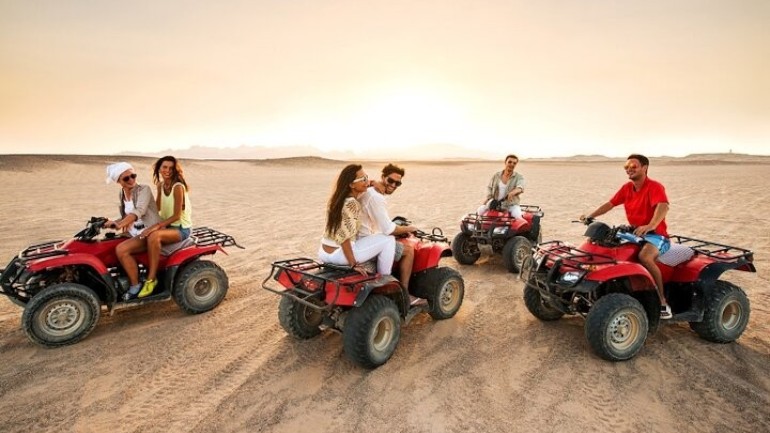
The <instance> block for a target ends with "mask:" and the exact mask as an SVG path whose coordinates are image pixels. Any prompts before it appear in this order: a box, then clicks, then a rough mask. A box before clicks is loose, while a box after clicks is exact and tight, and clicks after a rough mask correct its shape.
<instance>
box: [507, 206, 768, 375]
mask: <svg viewBox="0 0 770 433" xmlns="http://www.w3.org/2000/svg"><path fill="white" fill-rule="evenodd" d="M585 223H586V224H587V225H588V228H587V230H586V232H585V236H587V237H588V238H587V239H586V240H585V242H584V243H583V244H582V245H580V246H579V247H574V246H571V245H569V244H567V243H564V242H561V241H550V242H544V243H541V244H539V245H537V247H535V249H534V254H533V255H532V256H531V257H530V258H529V259H528V260H526V262H525V264H524V270H523V271H522V273H521V278H522V279H523V280H524V281H525V287H524V303H525V305H526V306H527V309H528V310H529V311H530V312H531V313H532V314H533V315H534V316H535V317H537V318H538V319H540V320H543V321H552V320H558V319H559V318H561V317H562V316H563V315H564V314H572V315H574V314H579V315H581V316H583V317H585V319H586V322H585V327H584V332H585V336H586V339H587V340H588V343H589V345H590V346H591V348H592V349H593V350H594V352H596V354H597V355H599V356H600V357H602V358H604V359H607V360H610V361H623V360H627V359H630V358H632V357H633V356H634V355H636V354H637V353H638V352H639V350H641V348H642V346H644V342H645V340H646V339H647V335H648V333H650V334H651V333H654V332H655V331H656V330H657V328H658V326H659V324H660V321H661V319H660V307H661V305H660V301H659V298H658V294H657V291H656V289H655V283H654V280H653V278H652V276H651V275H650V273H649V272H648V271H647V269H645V268H644V266H642V265H641V264H640V263H639V261H638V259H637V256H638V253H639V250H640V248H641V244H642V243H643V242H644V240H643V239H642V238H640V237H638V236H636V235H634V234H633V230H634V227H632V226H628V225H621V226H616V227H609V226H608V225H606V224H604V223H602V222H598V221H596V222H594V221H593V220H591V219H589V220H587V221H586V222H585ZM670 240H671V248H670V249H669V251H667V252H666V253H665V254H663V255H661V256H660V257H659V258H658V262H657V265H658V269H660V271H661V273H662V276H663V281H664V289H665V296H666V300H667V301H668V304H669V306H670V307H671V309H672V312H673V318H672V319H670V320H669V321H671V322H689V324H690V328H692V330H694V331H695V332H696V333H697V334H698V335H699V336H700V337H701V338H703V339H705V340H708V341H712V342H715V343H729V342H732V341H735V340H736V339H738V337H740V336H741V334H742V333H743V331H744V329H746V325H747V324H748V321H749V313H750V307H749V300H748V298H747V297H746V294H745V293H744V291H743V290H742V289H741V288H740V287H738V286H736V285H734V284H732V283H730V282H727V281H724V280H720V279H719V277H720V276H721V275H722V273H724V272H725V271H728V270H732V269H737V270H740V271H747V272H756V269H755V267H754V264H753V260H754V255H753V253H752V252H751V251H749V250H747V249H744V248H738V247H733V246H729V245H724V244H719V243H716V242H710V241H704V240H700V239H694V238H689V237H685V236H679V235H672V236H671V237H670Z"/></svg>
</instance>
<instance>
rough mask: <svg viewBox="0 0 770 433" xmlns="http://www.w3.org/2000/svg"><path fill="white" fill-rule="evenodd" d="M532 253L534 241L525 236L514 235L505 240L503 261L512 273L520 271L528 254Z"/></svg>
mask: <svg viewBox="0 0 770 433" xmlns="http://www.w3.org/2000/svg"><path fill="white" fill-rule="evenodd" d="M531 255H532V242H530V241H529V239H527V238H525V237H524V236H514V237H512V238H510V239H508V240H507V241H506V242H505V246H504V247H503V263H505V267H506V269H508V272H511V273H514V274H516V273H519V271H521V266H522V264H523V263H524V260H525V259H526V258H527V256H531Z"/></svg>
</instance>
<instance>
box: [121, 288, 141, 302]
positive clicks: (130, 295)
mask: <svg viewBox="0 0 770 433" xmlns="http://www.w3.org/2000/svg"><path fill="white" fill-rule="evenodd" d="M140 290H142V285H141V284H136V285H134V286H131V287H129V288H128V291H127V292H126V293H124V294H123V300H124V301H130V300H132V299H134V298H136V295H137V294H138V293H139V291H140Z"/></svg>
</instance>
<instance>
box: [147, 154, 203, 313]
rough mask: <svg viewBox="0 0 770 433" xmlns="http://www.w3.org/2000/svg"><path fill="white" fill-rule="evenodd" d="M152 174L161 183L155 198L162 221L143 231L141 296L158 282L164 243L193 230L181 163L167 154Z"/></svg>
mask: <svg viewBox="0 0 770 433" xmlns="http://www.w3.org/2000/svg"><path fill="white" fill-rule="evenodd" d="M152 177H153V180H154V182H155V185H157V186H158V193H157V194H156V195H155V202H156V204H157V205H158V209H160V219H161V221H160V222H159V223H157V224H154V225H153V226H151V227H150V228H149V229H146V230H145V231H144V232H143V233H142V236H143V237H145V238H147V257H148V260H149V266H148V269H147V280H145V282H144V286H142V291H141V292H139V295H138V297H139V298H142V297H145V296H147V295H149V294H151V293H152V291H153V290H155V285H156V284H158V280H157V273H158V262H159V261H160V249H161V247H162V246H163V245H166V244H173V243H176V242H181V241H183V240H185V239H187V238H189V237H190V231H191V230H192V217H191V215H192V209H191V205H190V198H189V197H188V195H187V191H188V190H189V187H188V186H187V182H186V181H185V179H184V173H183V171H182V165H181V164H179V162H178V161H177V160H176V158H174V157H173V156H164V157H163V158H160V159H159V160H157V161H156V162H155V165H153V172H152Z"/></svg>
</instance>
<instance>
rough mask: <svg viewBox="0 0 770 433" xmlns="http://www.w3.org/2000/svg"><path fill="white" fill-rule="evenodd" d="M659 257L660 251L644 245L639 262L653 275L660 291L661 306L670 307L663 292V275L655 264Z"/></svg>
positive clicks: (649, 245)
mask: <svg viewBox="0 0 770 433" xmlns="http://www.w3.org/2000/svg"><path fill="white" fill-rule="evenodd" d="M658 255H659V252H658V249H657V248H655V247H654V246H652V245H651V244H644V246H643V247H642V249H641V251H639V262H640V263H641V264H642V266H644V267H645V269H647V272H649V273H650V275H652V279H653V280H654V281H655V286H656V288H657V289H658V298H660V305H668V301H666V295H665V293H664V291H663V275H662V274H661V273H660V269H658V265H657V264H656V263H655V260H657V258H658Z"/></svg>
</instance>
